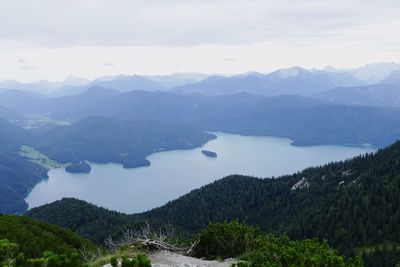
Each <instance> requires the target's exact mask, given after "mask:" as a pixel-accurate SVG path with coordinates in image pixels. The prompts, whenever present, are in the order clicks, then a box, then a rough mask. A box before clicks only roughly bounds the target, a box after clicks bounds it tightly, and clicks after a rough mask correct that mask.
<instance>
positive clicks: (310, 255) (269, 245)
mask: <svg viewBox="0 0 400 267" xmlns="http://www.w3.org/2000/svg"><path fill="white" fill-rule="evenodd" d="M242 259H243V260H245V261H246V262H247V264H248V265H247V266H251V267H258V266H271V267H281V266H288V267H289V266H290V267H292V266H293V267H295V266H296V267H319V266H329V267H362V266H363V263H362V261H361V259H360V258H356V259H355V260H354V261H353V260H352V259H348V260H346V259H345V258H344V257H343V256H340V255H339V254H338V253H337V251H336V250H334V249H332V248H330V247H329V245H328V243H327V242H326V241H323V242H320V241H319V240H318V239H307V240H302V241H291V240H289V238H288V237H287V236H286V235H280V236H272V235H271V236H268V237H267V239H266V240H265V243H264V244H263V245H262V246H261V247H260V248H258V249H256V250H253V251H251V252H249V253H248V254H247V255H245V256H243V257H242ZM238 266H239V265H238ZM242 266H243V265H242Z"/></svg>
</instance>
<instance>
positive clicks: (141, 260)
mask: <svg viewBox="0 0 400 267" xmlns="http://www.w3.org/2000/svg"><path fill="white" fill-rule="evenodd" d="M150 266H151V261H150V259H149V258H147V256H146V255H144V254H138V255H136V258H135V260H134V267H150Z"/></svg>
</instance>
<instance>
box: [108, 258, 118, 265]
mask: <svg viewBox="0 0 400 267" xmlns="http://www.w3.org/2000/svg"><path fill="white" fill-rule="evenodd" d="M110 263H111V266H112V267H117V266H118V258H117V257H115V256H113V257H111V259H110Z"/></svg>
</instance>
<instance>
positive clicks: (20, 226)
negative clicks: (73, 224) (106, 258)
mask: <svg viewBox="0 0 400 267" xmlns="http://www.w3.org/2000/svg"><path fill="white" fill-rule="evenodd" d="M0 239H8V240H9V241H10V242H13V243H16V244H17V245H18V246H19V251H20V252H23V253H24V255H25V257H26V258H38V257H42V256H43V252H45V251H52V252H55V253H71V252H78V250H79V249H83V248H86V249H92V248H94V247H95V245H94V244H93V243H92V242H90V241H88V240H85V239H83V238H81V237H79V236H77V235H76V234H74V233H73V232H71V231H70V230H67V229H65V228H62V227H60V226H57V225H52V224H47V223H43V222H39V221H36V220H33V219H32V218H29V217H26V216H13V215H1V214H0Z"/></svg>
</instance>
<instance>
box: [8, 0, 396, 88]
mask: <svg viewBox="0 0 400 267" xmlns="http://www.w3.org/2000/svg"><path fill="white" fill-rule="evenodd" d="M0 7H1V8H0V80H4V79H15V80H19V81H23V82H32V81H36V80H41V79H48V80H52V81H55V80H63V79H65V78H66V77H67V76H69V75H74V76H80V77H84V78H88V79H93V78H95V77H98V76H103V75H116V74H150V75H154V74H168V73H177V72H202V73H221V74H235V73H244V72H249V71H258V72H262V73H265V72H270V71H272V70H275V69H278V68H286V67H291V66H302V67H305V68H323V67H325V66H326V65H331V66H334V67H337V68H353V67H357V66H360V65H364V64H368V63H372V62H384V61H388V62H389V61H390V62H393V61H394V62H400V34H398V31H399V29H400V16H399V14H400V1H398V0H379V1H376V0H373V1H372V0H323V1H321V0H279V1H277V0H229V1H225V0H198V1H193V0H143V1H142V0H0Z"/></svg>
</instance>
